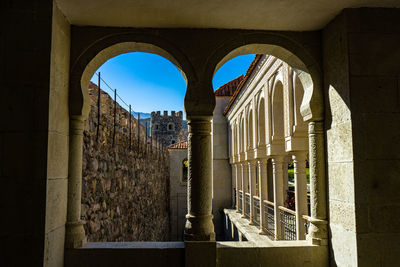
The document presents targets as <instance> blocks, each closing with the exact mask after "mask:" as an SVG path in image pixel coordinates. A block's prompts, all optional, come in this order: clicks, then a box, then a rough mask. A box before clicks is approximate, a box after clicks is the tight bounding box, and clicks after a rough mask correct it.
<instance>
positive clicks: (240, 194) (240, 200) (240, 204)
mask: <svg viewBox="0 0 400 267" xmlns="http://www.w3.org/2000/svg"><path fill="white" fill-rule="evenodd" d="M242 204H243V192H242V190H239V211H240V212H242V210H243V207H242Z"/></svg>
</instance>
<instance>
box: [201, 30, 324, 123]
mask: <svg viewBox="0 0 400 267" xmlns="http://www.w3.org/2000/svg"><path fill="white" fill-rule="evenodd" d="M308 38H310V39H313V38H317V37H316V36H309V37H308ZM306 39H307V38H306V37H305V36H298V35H293V36H292V35H291V34H290V33H278V32H263V33H260V32H258V33H250V34H249V33H247V34H239V35H237V36H235V37H233V38H231V39H229V40H226V41H225V42H224V44H222V45H221V46H220V47H219V49H217V50H216V51H215V52H214V53H213V54H212V55H211V56H210V58H209V59H208V62H207V63H208V67H207V70H208V71H209V72H210V73H209V75H210V77H212V76H213V74H214V73H215V72H216V71H217V70H218V69H219V68H220V67H221V66H222V65H223V64H224V63H225V62H227V61H228V60H230V59H232V58H234V57H236V56H239V55H245V54H267V55H272V56H274V57H276V58H279V59H281V60H283V61H285V62H286V63H288V64H289V65H290V66H291V67H292V68H293V69H294V71H295V72H297V74H298V78H299V79H300V80H301V82H302V84H303V87H304V91H305V93H304V97H303V101H302V104H301V114H302V116H303V119H304V120H305V121H321V120H323V118H324V111H323V88H322V79H321V66H320V61H319V58H318V57H319V51H318V49H315V50H314V51H313V50H312V48H307V46H306V45H304V44H303V43H304V42H306ZM317 54H318V55H317Z"/></svg>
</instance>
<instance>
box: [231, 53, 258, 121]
mask: <svg viewBox="0 0 400 267" xmlns="http://www.w3.org/2000/svg"><path fill="white" fill-rule="evenodd" d="M261 57H262V55H261V54H257V55H256V56H255V58H254V60H253V62H251V64H250V66H249V68H248V69H247V72H246V75H245V76H244V78H243V79H242V81H241V82H240V84H239V85H238V87H237V89H236V91H235V93H234V94H233V96H232V98H231V100H230V101H229V103H228V106H226V108H225V111H224V115H226V114H227V113H228V111H229V109H230V108H231V106H232V105H233V103H234V102H235V100H236V98H237V96H238V95H239V94H240V91H242V89H243V86H244V85H245V84H246V82H247V80H248V79H249V78H250V76H251V74H253V71H254V69H255V67H256V66H257V64H258V62H259V61H260V59H261Z"/></svg>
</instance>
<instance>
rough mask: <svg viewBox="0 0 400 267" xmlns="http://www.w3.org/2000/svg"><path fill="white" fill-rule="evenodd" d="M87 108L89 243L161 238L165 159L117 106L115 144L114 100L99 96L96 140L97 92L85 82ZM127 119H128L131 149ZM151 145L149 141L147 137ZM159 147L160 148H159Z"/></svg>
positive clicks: (164, 231) (165, 225) (165, 226)
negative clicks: (87, 99) (87, 100)
mask: <svg viewBox="0 0 400 267" xmlns="http://www.w3.org/2000/svg"><path fill="white" fill-rule="evenodd" d="M89 93H90V98H91V111H90V114H89V119H88V120H87V122H86V126H85V131H84V154H83V184H82V217H83V218H82V219H84V220H85V221H86V222H87V223H86V225H85V231H86V234H87V237H88V241H91V242H93V241H166V240H168V238H169V214H168V212H169V204H168V203H169V192H168V190H169V189H168V187H169V159H168V155H167V153H164V152H160V151H158V150H157V146H156V144H155V143H154V142H153V149H151V146H150V145H147V146H146V145H145V129H144V127H143V126H142V125H140V142H139V146H138V136H137V131H138V130H137V120H136V119H134V118H133V117H132V116H130V115H129V113H128V112H127V111H126V110H125V109H123V108H122V107H121V106H119V105H117V112H116V114H117V116H116V118H117V120H116V121H117V123H116V125H117V126H116V134H115V144H114V145H113V131H114V115H113V114H114V101H113V100H112V99H111V98H110V96H109V95H108V94H106V93H105V92H102V94H101V105H100V107H101V111H100V114H101V120H100V131H99V138H98V141H97V140H96V132H97V95H98V89H97V87H96V86H95V85H94V84H91V85H90V86H89ZM129 117H131V119H132V145H131V148H130V138H129ZM147 141H148V142H147V143H148V144H150V143H151V142H150V140H149V139H148V140H147ZM160 147H161V146H160Z"/></svg>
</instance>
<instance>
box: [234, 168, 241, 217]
mask: <svg viewBox="0 0 400 267" xmlns="http://www.w3.org/2000/svg"><path fill="white" fill-rule="evenodd" d="M235 178H236V212H237V213H239V189H240V187H241V180H240V179H239V164H237V163H236V164H235Z"/></svg>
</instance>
